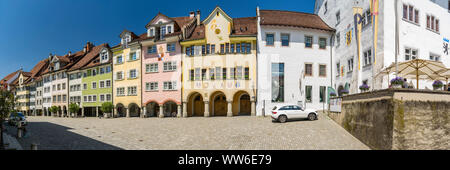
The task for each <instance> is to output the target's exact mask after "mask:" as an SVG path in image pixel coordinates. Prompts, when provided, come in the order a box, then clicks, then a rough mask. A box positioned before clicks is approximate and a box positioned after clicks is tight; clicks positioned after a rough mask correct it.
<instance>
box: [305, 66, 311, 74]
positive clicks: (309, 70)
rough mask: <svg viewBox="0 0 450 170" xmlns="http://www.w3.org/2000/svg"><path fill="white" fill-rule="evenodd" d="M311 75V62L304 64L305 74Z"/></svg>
mask: <svg viewBox="0 0 450 170" xmlns="http://www.w3.org/2000/svg"><path fill="white" fill-rule="evenodd" d="M312 75H313V68H312V64H305V76H312Z"/></svg>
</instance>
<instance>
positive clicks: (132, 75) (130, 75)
mask: <svg viewBox="0 0 450 170" xmlns="http://www.w3.org/2000/svg"><path fill="white" fill-rule="evenodd" d="M136 77H137V71H136V70H135V69H133V70H130V72H129V76H128V78H136Z"/></svg>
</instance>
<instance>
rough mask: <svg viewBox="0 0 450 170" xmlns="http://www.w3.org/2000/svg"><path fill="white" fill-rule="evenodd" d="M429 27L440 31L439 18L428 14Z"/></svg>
mask: <svg viewBox="0 0 450 170" xmlns="http://www.w3.org/2000/svg"><path fill="white" fill-rule="evenodd" d="M427 29H428V30H431V31H434V32H437V33H439V19H437V18H436V17H435V16H433V15H427Z"/></svg>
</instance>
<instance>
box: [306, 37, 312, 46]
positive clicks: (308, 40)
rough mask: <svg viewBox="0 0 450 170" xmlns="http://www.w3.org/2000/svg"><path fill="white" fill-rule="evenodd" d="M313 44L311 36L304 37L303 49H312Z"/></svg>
mask: <svg viewBox="0 0 450 170" xmlns="http://www.w3.org/2000/svg"><path fill="white" fill-rule="evenodd" d="M312 44H313V37H312V36H305V47H306V48H312Z"/></svg>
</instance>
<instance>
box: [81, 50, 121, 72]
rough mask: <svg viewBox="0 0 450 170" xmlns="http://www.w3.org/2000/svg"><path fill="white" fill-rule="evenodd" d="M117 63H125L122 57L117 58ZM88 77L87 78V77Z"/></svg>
mask: <svg viewBox="0 0 450 170" xmlns="http://www.w3.org/2000/svg"><path fill="white" fill-rule="evenodd" d="M116 63H117V64H122V63H123V57H122V56H121V55H120V56H117V61H116ZM85 77H86V76H85Z"/></svg>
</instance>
